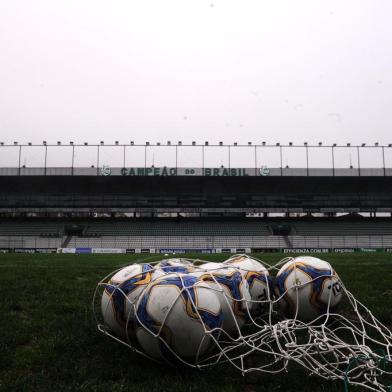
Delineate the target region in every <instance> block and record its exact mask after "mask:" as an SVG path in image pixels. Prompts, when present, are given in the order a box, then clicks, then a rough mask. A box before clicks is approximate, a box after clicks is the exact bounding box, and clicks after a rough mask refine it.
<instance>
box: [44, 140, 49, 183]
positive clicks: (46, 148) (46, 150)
mask: <svg viewBox="0 0 392 392" xmlns="http://www.w3.org/2000/svg"><path fill="white" fill-rule="evenodd" d="M47 157H48V146H47V145H46V144H45V166H44V175H45V176H46V159H47Z"/></svg>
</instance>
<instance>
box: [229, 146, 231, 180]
mask: <svg viewBox="0 0 392 392" xmlns="http://www.w3.org/2000/svg"><path fill="white" fill-rule="evenodd" d="M230 158H231V157H230V144H229V175H230V167H231V160H230Z"/></svg>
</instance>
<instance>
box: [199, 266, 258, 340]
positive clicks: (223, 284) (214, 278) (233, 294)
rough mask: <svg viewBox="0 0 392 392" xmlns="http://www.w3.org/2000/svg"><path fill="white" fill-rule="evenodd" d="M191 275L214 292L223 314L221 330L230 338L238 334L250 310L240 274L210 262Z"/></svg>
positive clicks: (244, 284)
mask: <svg viewBox="0 0 392 392" xmlns="http://www.w3.org/2000/svg"><path fill="white" fill-rule="evenodd" d="M191 275H193V276H197V277H198V278H199V279H201V280H203V281H204V282H206V283H208V284H209V286H210V287H211V288H213V289H214V290H215V291H216V293H217V294H218V298H219V300H220V303H221V307H222V312H223V325H222V329H223V330H224V331H225V332H226V333H227V334H228V335H231V336H233V335H236V334H238V332H239V329H240V328H242V326H243V325H244V324H245V320H246V319H247V318H248V317H249V312H250V310H251V308H252V302H251V301H250V299H251V297H250V293H249V286H248V283H247V281H246V280H245V279H244V278H243V277H242V275H241V273H240V272H239V271H238V270H236V269H235V268H232V267H229V266H228V265H226V264H223V263H212V262H211V263H206V264H202V265H201V266H200V268H199V270H197V271H195V272H194V273H192V274H191Z"/></svg>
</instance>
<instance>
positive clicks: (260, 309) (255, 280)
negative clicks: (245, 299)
mask: <svg viewBox="0 0 392 392" xmlns="http://www.w3.org/2000/svg"><path fill="white" fill-rule="evenodd" d="M223 263H224V264H225V265H228V266H230V267H233V268H236V269H238V271H239V272H240V273H241V275H242V276H243V278H244V279H245V280H246V281H247V283H248V287H249V293H250V297H251V300H252V311H251V313H252V316H258V315H261V314H263V313H264V312H266V311H268V309H269V306H270V304H271V299H272V292H271V287H272V281H271V278H270V276H269V273H268V270H267V268H265V267H264V265H263V264H261V263H260V262H259V261H258V260H255V259H253V258H252V257H250V256H248V255H246V254H243V255H235V256H232V257H230V258H229V259H227V260H226V261H224V262H223Z"/></svg>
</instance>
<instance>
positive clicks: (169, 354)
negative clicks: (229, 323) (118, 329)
mask: <svg viewBox="0 0 392 392" xmlns="http://www.w3.org/2000/svg"><path fill="white" fill-rule="evenodd" d="M135 319H136V320H135V323H136V337H137V339H138V342H139V344H140V346H141V347H142V348H143V351H144V352H145V353H146V354H148V355H149V356H151V357H152V358H155V359H159V360H164V361H167V362H171V363H178V362H181V360H183V361H186V362H188V363H197V362H198V361H199V359H201V358H202V357H203V356H204V355H205V354H207V353H208V352H210V350H211V349H212V348H213V347H214V339H213V336H214V337H215V338H218V337H219V334H220V328H221V326H222V309H221V306H220V302H219V299H218V297H217V295H216V293H215V292H214V290H212V289H211V288H210V287H209V286H208V285H207V284H206V283H204V282H203V281H201V280H199V279H197V278H196V277H194V276H191V275H185V274H179V273H174V274H169V275H165V276H163V277H161V278H159V279H157V280H156V281H154V282H153V283H152V284H151V285H150V286H149V287H148V288H147V289H146V290H145V291H144V293H143V294H142V295H141V296H140V298H139V300H138V302H137V306H136V317H135Z"/></svg>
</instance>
